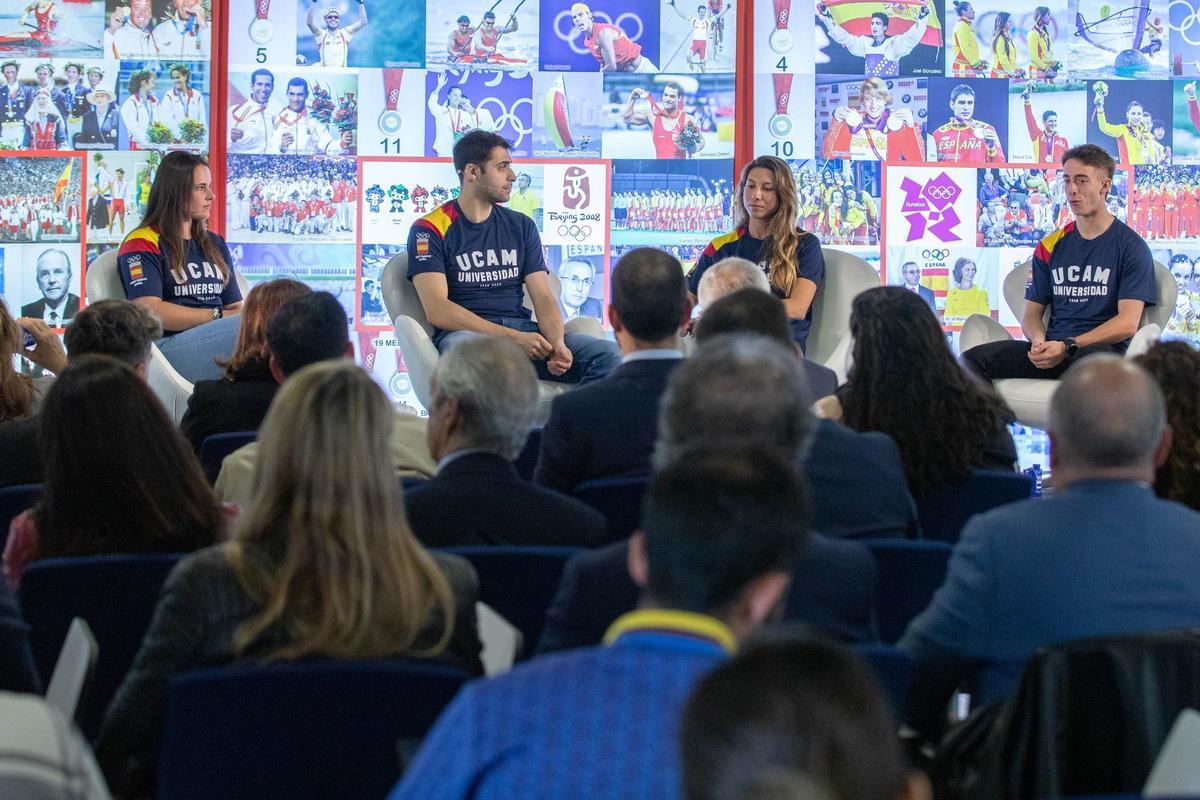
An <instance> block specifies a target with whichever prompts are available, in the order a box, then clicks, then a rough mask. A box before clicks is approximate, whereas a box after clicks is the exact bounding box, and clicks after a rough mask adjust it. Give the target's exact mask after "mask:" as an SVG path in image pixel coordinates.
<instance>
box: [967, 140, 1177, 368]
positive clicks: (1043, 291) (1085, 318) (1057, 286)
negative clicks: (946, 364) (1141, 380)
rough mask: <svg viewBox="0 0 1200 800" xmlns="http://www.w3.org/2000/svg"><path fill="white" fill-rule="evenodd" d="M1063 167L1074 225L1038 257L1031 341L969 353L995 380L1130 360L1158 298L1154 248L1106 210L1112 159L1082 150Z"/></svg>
mask: <svg viewBox="0 0 1200 800" xmlns="http://www.w3.org/2000/svg"><path fill="white" fill-rule="evenodd" d="M1062 163H1063V181H1064V184H1065V187H1066V197H1067V202H1068V203H1070V205H1071V211H1072V212H1074V214H1075V221H1074V222H1068V223H1067V224H1066V226H1065V227H1063V228H1062V229H1060V230H1057V231H1055V232H1054V233H1052V234H1050V235H1049V236H1047V237H1046V238H1044V239H1042V241H1041V242H1040V243H1038V246H1037V248H1036V249H1035V250H1034V251H1033V270H1032V274H1031V276H1030V281H1029V285H1028V286H1027V287H1026V289H1025V312H1024V314H1023V315H1022V318H1021V329H1022V330H1023V331H1024V332H1025V338H1026V339H1027V340H1028V341H1025V342H1016V341H1006V342H991V343H989V344H983V345H979V346H978V347H972V348H971V349H970V350H968V351H966V352H965V353H963V361H964V362H966V363H967V364H968V365H969V366H970V367H971V368H972V369H973V370H975V372H976V373H977V374H979V375H980V376H981V377H983V378H986V379H987V380H989V381H992V380H998V379H1000V378H1058V377H1059V376H1061V375H1062V374H1063V373H1064V372H1065V371H1066V370H1067V367H1069V366H1070V365H1071V364H1073V363H1074V362H1075V361H1077V360H1079V359H1080V358H1082V357H1083V356H1085V355H1088V354H1090V353H1095V352H1115V353H1124V352H1125V348H1127V347H1128V346H1129V339H1130V338H1131V337H1132V336H1133V334H1134V333H1136V332H1137V328H1138V323H1139V322H1140V321H1141V318H1142V310H1143V309H1144V308H1145V307H1146V306H1147V305H1154V302H1155V299H1156V298H1157V297H1158V292H1157V290H1156V288H1155V285H1154V260H1153V259H1152V258H1151V256H1150V248H1149V247H1147V246H1146V243H1145V242H1144V241H1143V240H1142V238H1141V237H1140V236H1138V235H1137V234H1136V233H1134V232H1133V230H1131V229H1130V228H1129V227H1128V226H1126V225H1125V224H1124V223H1123V222H1121V221H1120V220H1118V219H1117V218H1116V217H1114V216H1113V215H1112V213H1111V212H1110V211H1109V210H1108V205H1107V202H1106V201H1107V198H1108V192H1109V189H1110V188H1111V187H1112V177H1113V171H1114V169H1115V167H1116V165H1115V164H1114V163H1113V159H1112V156H1110V155H1109V154H1108V152H1107V151H1105V150H1104V149H1103V148H1101V147H1098V146H1096V145H1094V144H1084V145H1080V146H1078V147H1073V148H1071V149H1070V150H1068V151H1067V152H1065V153H1063V161H1062ZM1047 306H1048V307H1049V308H1050V319H1049V324H1046V322H1045V321H1044V316H1045V312H1046V308H1047Z"/></svg>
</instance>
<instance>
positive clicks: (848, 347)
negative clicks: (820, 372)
mask: <svg viewBox="0 0 1200 800" xmlns="http://www.w3.org/2000/svg"><path fill="white" fill-rule="evenodd" d="M853 363H854V337H853V336H851V335H850V334H849V333H847V334H846V335H845V336H843V337H842V338H841V340H840V341H839V342H838V343H837V347H835V348H833V352H832V353H830V354H829V358H827V359H825V366H827V367H829V368H830V369H831V370H833V374H834V375H837V380H838V386H841V385H842V384H843V383H845V382H846V377H847V376H848V375H849V374H850V365H851V364H853Z"/></svg>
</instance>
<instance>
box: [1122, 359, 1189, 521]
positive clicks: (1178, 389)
mask: <svg viewBox="0 0 1200 800" xmlns="http://www.w3.org/2000/svg"><path fill="white" fill-rule="evenodd" d="M1134 360H1135V361H1136V362H1137V363H1138V364H1139V365H1141V366H1142V367H1144V368H1145V369H1146V371H1147V372H1149V373H1150V374H1151V375H1153V376H1154V379H1155V380H1156V381H1158V386H1159V388H1160V389H1162V393H1163V397H1164V398H1165V399H1166V402H1167V424H1168V425H1169V426H1170V427H1171V454H1170V455H1169V456H1167V460H1166V462H1165V463H1164V464H1163V465H1162V466H1160V467H1159V468H1158V473H1157V475H1156V476H1155V478H1154V491H1155V493H1156V494H1158V496H1159V497H1162V498H1164V499H1166V500H1177V501H1179V502H1180V503H1183V504H1184V505H1187V506H1190V507H1191V508H1194V509H1195V510H1197V511H1200V352H1197V351H1196V350H1195V348H1193V347H1192V346H1191V345H1189V344H1188V343H1187V342H1181V341H1174V342H1159V343H1158V344H1156V345H1154V346H1153V347H1151V348H1150V350H1149V351H1148V352H1146V353H1143V354H1142V355H1140V356H1138V357H1137V358H1135V359H1134Z"/></svg>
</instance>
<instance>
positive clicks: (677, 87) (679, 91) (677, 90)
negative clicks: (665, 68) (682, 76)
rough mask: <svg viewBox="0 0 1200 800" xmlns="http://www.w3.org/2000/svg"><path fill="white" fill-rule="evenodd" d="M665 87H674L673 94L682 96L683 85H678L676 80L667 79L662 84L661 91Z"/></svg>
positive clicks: (665, 88) (665, 89)
mask: <svg viewBox="0 0 1200 800" xmlns="http://www.w3.org/2000/svg"><path fill="white" fill-rule="evenodd" d="M667 89H674V90H675V94H677V95H679V96H680V97H683V86H682V85H680V84H679V83H678V82H676V81H667V82H666V83H665V84H663V91H664V92H666V91H667Z"/></svg>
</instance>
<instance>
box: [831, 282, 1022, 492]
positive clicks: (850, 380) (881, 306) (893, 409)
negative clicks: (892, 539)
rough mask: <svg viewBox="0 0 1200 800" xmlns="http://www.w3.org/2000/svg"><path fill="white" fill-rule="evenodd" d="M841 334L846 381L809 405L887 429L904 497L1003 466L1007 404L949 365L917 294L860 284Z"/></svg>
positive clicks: (1012, 449) (861, 426)
mask: <svg viewBox="0 0 1200 800" xmlns="http://www.w3.org/2000/svg"><path fill="white" fill-rule="evenodd" d="M850 336H851V337H852V338H853V340H854V346H853V351H852V359H853V363H852V365H851V367H850V373H849V375H848V376H847V379H846V383H845V384H844V385H842V387H841V388H840V389H838V391H837V393H836V395H834V396H833V397H829V398H826V399H824V400H823V401H821V402H820V403H819V404H818V408H819V411H820V413H821V414H822V415H823V416H825V417H827V418H830V419H836V420H840V421H841V422H844V423H845V424H846V425H848V426H849V427H851V428H853V429H855V430H858V431H881V432H883V433H886V434H887V435H888V436H890V437H892V440H893V441H895V442H896V445H897V446H898V447H899V448H900V457H901V458H902V459H903V460H904V472H905V475H906V477H907V478H908V487H909V489H911V490H912V493H913V495H914V496H920V495H922V494H926V493H928V492H930V491H933V490H935V489H940V488H942V487H944V486H948V485H950V484H953V483H958V482H960V481H965V480H966V479H967V478H968V477H969V476H970V474H971V470H973V469H1001V470H1012V469H1013V466H1014V464H1015V463H1016V460H1017V448H1016V445H1015V444H1014V443H1013V438H1012V434H1011V433H1010V432H1009V430H1008V426H1009V424H1010V423H1011V422H1013V420H1014V417H1013V414H1012V411H1010V410H1009V408H1008V406H1007V405H1005V403H1004V401H1003V400H1002V399H1001V398H1000V396H999V395H998V394H996V391H995V390H994V389H993V388H992V387H991V386H990V385H988V384H985V383H984V382H983V381H981V380H979V379H978V378H976V377H975V376H974V375H973V374H971V373H969V372H968V371H967V370H966V369H964V368H963V367H962V366H960V365H959V363H958V362H957V361H956V360H955V358H954V354H953V353H952V352H950V347H949V345H948V344H946V336H945V334H944V333H942V328H941V326H940V325H938V322H937V317H935V316H934V314H933V312H932V311H930V310H929V305H928V304H927V303H926V302H925V301H924V300H922V299H921V297H920V296H919V295H915V294H913V293H912V292H910V291H908V290H907V289H902V288H900V287H899V286H881V287H878V288H875V289H869V290H867V291H865V292H863V293H862V294H860V295H858V297H855V298H854V302H853V303H851V306H850ZM916 409H920V410H921V412H920V413H914V411H915V410H916ZM931 421H932V422H933V425H932V426H931V424H930V423H931Z"/></svg>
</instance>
